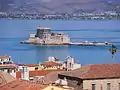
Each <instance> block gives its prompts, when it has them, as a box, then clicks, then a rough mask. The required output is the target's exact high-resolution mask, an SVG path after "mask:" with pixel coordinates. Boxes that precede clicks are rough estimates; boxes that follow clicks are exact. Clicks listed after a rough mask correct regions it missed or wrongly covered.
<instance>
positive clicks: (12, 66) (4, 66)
mask: <svg viewBox="0 0 120 90" xmlns="http://www.w3.org/2000/svg"><path fill="white" fill-rule="evenodd" d="M0 68H17V65H16V64H3V65H0Z"/></svg>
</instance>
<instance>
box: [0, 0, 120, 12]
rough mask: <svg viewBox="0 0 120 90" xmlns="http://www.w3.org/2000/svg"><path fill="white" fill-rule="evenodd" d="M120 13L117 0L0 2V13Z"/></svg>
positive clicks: (4, 0) (13, 0) (119, 5)
mask: <svg viewBox="0 0 120 90" xmlns="http://www.w3.org/2000/svg"><path fill="white" fill-rule="evenodd" d="M107 11H114V12H120V1H119V0H74V1H73V0H34V1H33V0H1V1H0V12H21V13H82V12H91V13H93V12H107Z"/></svg>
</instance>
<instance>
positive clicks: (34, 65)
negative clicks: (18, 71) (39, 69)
mask: <svg viewBox="0 0 120 90" xmlns="http://www.w3.org/2000/svg"><path fill="white" fill-rule="evenodd" d="M18 65H19V66H28V67H36V66H39V64H18Z"/></svg>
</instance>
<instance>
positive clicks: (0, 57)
mask: <svg viewBox="0 0 120 90" xmlns="http://www.w3.org/2000/svg"><path fill="white" fill-rule="evenodd" d="M9 57H10V56H0V59H4V58H9Z"/></svg>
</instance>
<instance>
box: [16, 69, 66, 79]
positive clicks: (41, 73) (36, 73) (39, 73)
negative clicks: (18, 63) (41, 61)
mask: <svg viewBox="0 0 120 90" xmlns="http://www.w3.org/2000/svg"><path fill="white" fill-rule="evenodd" d="M55 71H64V70H61V69H60V70H35V71H29V76H30V77H34V76H45V75H47V74H49V73H51V72H55ZM16 78H21V72H20V71H18V72H16Z"/></svg>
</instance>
